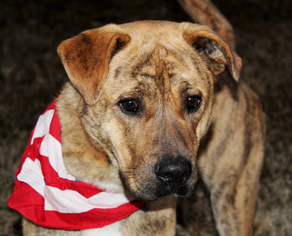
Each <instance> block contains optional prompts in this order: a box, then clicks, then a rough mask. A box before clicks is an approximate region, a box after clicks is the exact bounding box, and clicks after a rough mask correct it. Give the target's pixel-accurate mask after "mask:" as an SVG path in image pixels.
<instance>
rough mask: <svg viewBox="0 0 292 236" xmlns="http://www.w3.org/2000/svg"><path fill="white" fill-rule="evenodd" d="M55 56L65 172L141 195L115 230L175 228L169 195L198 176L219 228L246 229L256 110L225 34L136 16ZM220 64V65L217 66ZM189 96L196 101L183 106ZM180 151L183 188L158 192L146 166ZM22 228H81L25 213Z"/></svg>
mask: <svg viewBox="0 0 292 236" xmlns="http://www.w3.org/2000/svg"><path fill="white" fill-rule="evenodd" d="M58 53H59V55H60V57H61V59H62V62H63V64H64V67H65V69H66V71H67V73H68V76H69V78H70V80H71V82H68V83H67V84H66V85H65V87H64V89H63V91H62V93H61V95H60V97H59V98H58V102H57V111H58V114H59V117H60V123H61V127H62V148H63V156H64V162H65V166H66V168H67V170H68V172H69V173H70V174H72V175H74V176H75V177H76V178H77V179H80V180H83V181H85V182H89V183H93V184H95V185H97V186H99V187H101V188H104V189H106V190H107V191H110V192H122V191H125V190H126V191H127V192H128V193H130V194H131V195H133V196H134V197H135V198H137V199H141V200H146V201H149V202H148V203H147V204H146V205H145V206H144V207H143V208H142V209H140V210H138V211H137V212H135V213H134V214H132V215H131V216H130V217H128V218H126V219H124V220H122V221H121V222H120V223H121V224H120V226H119V227H120V228H119V235H167V236H170V235H175V232H176V205H177V196H183V197H189V196H191V195H192V194H193V191H194V186H195V184H196V182H197V179H198V178H199V177H200V174H204V175H206V176H209V178H205V179H204V181H205V183H206V185H207V187H208V189H209V190H210V195H211V202H212V208H213V212H214V216H215V220H216V225H217V229H218V232H219V234H220V235H233V236H234V235H240V236H241V235H252V222H253V214H254V209H255V202H256V197H257V189H258V184H259V174H260V170H261V166H262V159H263V136H264V126H263V114H262V110H261V104H260V101H259V99H258V97H257V96H256V95H255V94H254V93H253V92H252V91H251V89H250V88H248V86H247V85H246V84H245V83H244V82H243V81H241V80H239V72H240V68H241V60H240V58H239V57H238V56H237V55H236V53H235V52H234V51H233V49H232V48H231V47H229V46H228V45H227V44H226V43H225V41H223V40H222V39H221V38H220V37H218V36H217V35H216V33H214V32H213V31H212V30H210V29H209V28H208V27H206V26H201V25H197V24H190V23H181V24H178V23H172V22H155V21H144V22H136V23H129V24H124V25H119V26H117V25H107V26H105V27H102V28H99V29H94V30H89V31H85V32H83V33H82V34H80V35H78V36H76V37H73V38H71V39H68V40H66V41H64V42H63V43H62V44H61V45H60V46H59V48H58ZM225 66H227V67H228V69H229V72H228V71H224V72H223V73H221V72H222V71H223V70H224V68H225ZM220 73H221V74H220ZM218 74H219V75H218ZM216 76H217V77H216ZM236 81H238V82H236ZM192 95H200V96H201V97H202V102H201V105H200V107H199V108H198V110H197V111H195V112H188V111H187V110H186V99H187V97H188V96H192ZM125 98H135V99H137V100H138V101H139V103H140V106H141V107H142V109H141V111H140V112H139V114H135V115H130V114H127V113H125V112H123V111H122V110H121V109H120V107H119V105H118V104H119V101H120V100H122V99H125ZM182 157H183V158H184V160H187V161H188V162H189V163H191V168H192V169H191V174H190V177H189V179H188V180H187V181H186V182H183V183H179V184H178V185H177V186H178V189H183V190H178V189H174V188H172V189H167V188H166V187H164V185H163V184H162V183H161V182H159V180H158V178H157V176H156V175H155V171H154V169H155V166H156V165H157V163H163V161H164V160H165V159H167V160H168V159H172V160H173V159H179V158H182ZM198 170H199V171H198ZM201 172H203V173H201ZM164 188H165V189H164ZM188 227H189V228H186V229H183V232H181V227H180V226H179V227H178V229H179V230H178V231H177V235H180V234H181V235H196V232H195V230H194V229H196V227H195V226H194V224H193V225H192V224H188ZM23 228H24V234H26V235H86V233H87V232H88V231H62V230H53V229H45V228H42V227H38V226H36V225H34V224H33V223H31V222H30V221H28V220H25V221H24V227H23ZM98 235H99V234H98Z"/></svg>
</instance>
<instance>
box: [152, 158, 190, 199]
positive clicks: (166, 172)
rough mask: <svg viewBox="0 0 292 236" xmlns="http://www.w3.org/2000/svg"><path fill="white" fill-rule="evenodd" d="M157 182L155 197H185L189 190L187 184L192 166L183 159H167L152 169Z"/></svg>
mask: <svg viewBox="0 0 292 236" xmlns="http://www.w3.org/2000/svg"><path fill="white" fill-rule="evenodd" d="M154 172H155V175H156V178H157V180H158V186H157V190H156V196H157V197H164V196H168V195H173V194H177V195H180V196H185V195H186V194H187V193H188V191H189V188H188V186H187V182H188V180H189V178H190V176H191V174H192V164H191V163H190V162H189V161H188V160H187V159H185V158H184V157H177V158H171V157H167V158H164V159H162V160H161V161H160V162H158V163H157V164H156V165H155V167H154Z"/></svg>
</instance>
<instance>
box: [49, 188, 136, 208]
mask: <svg viewBox="0 0 292 236" xmlns="http://www.w3.org/2000/svg"><path fill="white" fill-rule="evenodd" d="M130 200H131V199H130V198H129V199H128V198H127V197H126V196H125V194H124V193H115V194H114V193H107V192H101V193H99V194H96V195H94V196H92V197H90V198H86V197H84V196H82V195H81V194H79V193H78V192H76V191H73V190H70V189H66V190H60V189H58V188H54V187H51V186H47V188H46V191H45V210H47V211H58V212H61V213H81V212H86V211H89V210H91V209H93V208H98V209H111V208H117V207H119V206H121V205H123V204H125V203H128V202H129V201H130Z"/></svg>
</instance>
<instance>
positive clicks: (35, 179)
mask: <svg viewBox="0 0 292 236" xmlns="http://www.w3.org/2000/svg"><path fill="white" fill-rule="evenodd" d="M17 179H18V180H19V181H22V182H25V183H27V184H29V185H30V186H31V187H33V188H34V190H36V191H37V192H38V193H39V194H41V195H43V193H44V189H45V184H44V176H43V173H42V169H41V163H40V161H39V160H38V159H35V161H32V160H31V159H30V158H26V159H25V161H24V163H23V165H22V168H21V171H20V173H19V174H18V175H17Z"/></svg>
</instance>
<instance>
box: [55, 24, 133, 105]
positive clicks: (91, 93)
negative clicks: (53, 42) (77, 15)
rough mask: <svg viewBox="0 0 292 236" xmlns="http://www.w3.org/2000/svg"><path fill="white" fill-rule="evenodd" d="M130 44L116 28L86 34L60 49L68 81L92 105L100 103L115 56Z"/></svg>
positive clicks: (96, 30)
mask: <svg viewBox="0 0 292 236" xmlns="http://www.w3.org/2000/svg"><path fill="white" fill-rule="evenodd" d="M129 41H130V36H129V35H128V34H126V33H123V32H122V31H121V30H120V28H119V27H118V26H116V25H107V26H105V27H102V28H98V29H93V30H88V31H85V32H83V33H81V34H79V35H77V36H75V37H73V38H70V39H67V40H65V41H63V42H62V43H61V44H60V45H59V47H58V54H59V56H60V58H61V60H62V63H63V65H64V67H65V70H66V72H67V74H68V76H69V79H70V80H71V82H72V83H73V84H74V86H75V87H76V88H77V89H78V90H79V92H80V93H81V94H82V96H83V98H84V99H85V101H86V102H87V103H88V104H89V105H93V104H95V103H96V102H97V100H98V98H99V94H100V91H101V88H102V86H103V83H104V81H105V79H106V77H107V74H108V69H109V64H110V60H111V58H112V57H113V55H114V54H115V53H116V52H117V51H118V50H120V49H121V48H123V47H124V46H125V45H126V44H128V43H129Z"/></svg>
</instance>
